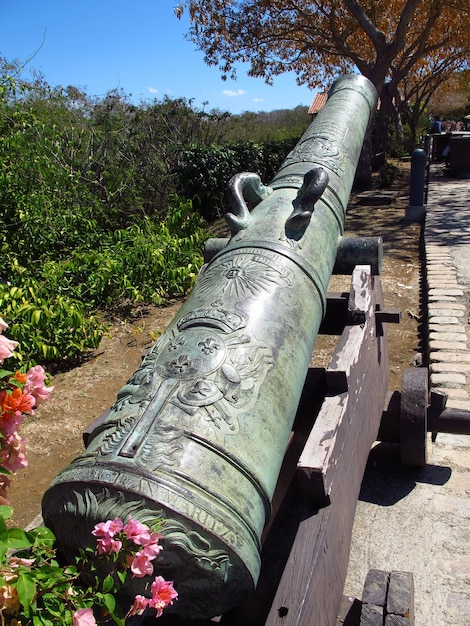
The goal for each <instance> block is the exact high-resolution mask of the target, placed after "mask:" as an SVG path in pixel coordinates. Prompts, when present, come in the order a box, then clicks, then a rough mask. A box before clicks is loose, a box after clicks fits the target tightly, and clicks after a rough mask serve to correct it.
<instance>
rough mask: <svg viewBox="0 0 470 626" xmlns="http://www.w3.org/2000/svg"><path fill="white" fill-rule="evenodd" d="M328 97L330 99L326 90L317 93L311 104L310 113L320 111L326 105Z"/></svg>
mask: <svg viewBox="0 0 470 626" xmlns="http://www.w3.org/2000/svg"><path fill="white" fill-rule="evenodd" d="M327 99H328V93H327V92H326V91H324V92H323V93H317V95H316V96H315V98H314V99H313V102H312V104H311V105H310V108H309V110H308V114H309V115H316V114H317V113H319V112H320V111H321V110H322V109H323V107H324V106H325V103H326V101H327Z"/></svg>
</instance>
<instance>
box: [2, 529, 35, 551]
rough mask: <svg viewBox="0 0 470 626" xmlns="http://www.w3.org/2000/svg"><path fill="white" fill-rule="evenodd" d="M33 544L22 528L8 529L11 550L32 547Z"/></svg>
mask: <svg viewBox="0 0 470 626" xmlns="http://www.w3.org/2000/svg"><path fill="white" fill-rule="evenodd" d="M32 545H34V544H33V542H32V541H30V539H29V537H28V535H27V533H25V531H24V530H23V529H22V528H10V529H9V531H8V547H9V548H10V549H11V550H21V549H22V548H30V547H31V546H32Z"/></svg>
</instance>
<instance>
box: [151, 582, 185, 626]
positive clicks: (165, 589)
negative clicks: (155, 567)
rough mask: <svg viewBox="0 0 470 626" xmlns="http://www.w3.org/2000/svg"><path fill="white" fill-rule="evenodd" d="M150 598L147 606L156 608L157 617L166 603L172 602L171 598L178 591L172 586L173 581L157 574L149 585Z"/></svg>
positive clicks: (176, 595) (174, 596)
mask: <svg viewBox="0 0 470 626" xmlns="http://www.w3.org/2000/svg"><path fill="white" fill-rule="evenodd" d="M150 592H151V594H152V599H151V600H150V602H149V606H151V607H152V608H154V609H156V610H157V617H160V615H161V614H162V612H163V609H164V608H166V607H167V606H168V605H170V604H173V600H175V599H176V598H177V597H178V592H177V591H176V590H175V589H174V587H173V581H168V580H165V579H164V578H163V577H162V576H157V577H156V578H155V580H154V581H153V583H152V586H151V587H150Z"/></svg>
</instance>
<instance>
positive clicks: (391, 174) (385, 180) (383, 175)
mask: <svg viewBox="0 0 470 626" xmlns="http://www.w3.org/2000/svg"><path fill="white" fill-rule="evenodd" d="M397 172H398V168H397V167H396V166H395V165H393V163H390V162H389V161H385V163H384V165H382V167H381V168H380V170H379V175H378V178H377V185H378V187H379V189H383V188H387V187H391V186H392V183H393V181H394V180H395V177H396V175H397Z"/></svg>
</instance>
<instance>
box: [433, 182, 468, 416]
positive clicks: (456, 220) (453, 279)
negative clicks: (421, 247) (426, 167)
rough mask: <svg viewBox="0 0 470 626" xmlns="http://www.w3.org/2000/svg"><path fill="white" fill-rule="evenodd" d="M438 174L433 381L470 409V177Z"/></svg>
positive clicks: (451, 401) (435, 187) (456, 404)
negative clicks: (452, 176)
mask: <svg viewBox="0 0 470 626" xmlns="http://www.w3.org/2000/svg"><path fill="white" fill-rule="evenodd" d="M437 174H438V172H435V173H434V175H432V176H431V181H430V187H429V198H428V203H427V215H426V225H425V234H424V241H425V256H426V279H427V294H428V303H427V315H428V333H429V334H428V338H429V342H428V343H429V355H428V362H429V370H430V384H431V387H437V388H439V389H441V390H442V391H445V392H446V393H447V395H448V401H447V406H448V407H455V408H460V409H465V410H470V348H469V318H470V310H469V309H470V251H469V248H470V180H468V179H450V178H445V177H444V176H442V173H441V175H437Z"/></svg>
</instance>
